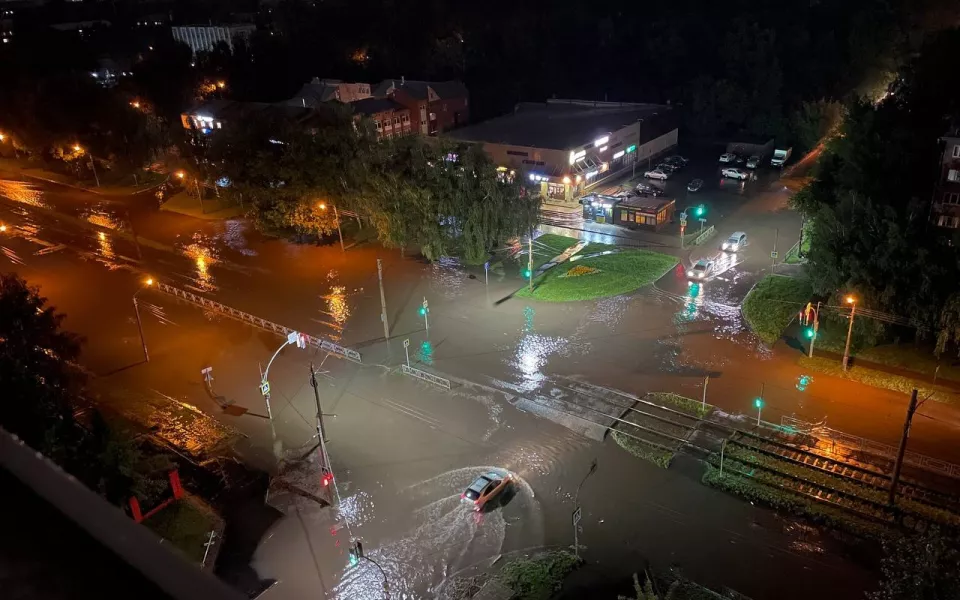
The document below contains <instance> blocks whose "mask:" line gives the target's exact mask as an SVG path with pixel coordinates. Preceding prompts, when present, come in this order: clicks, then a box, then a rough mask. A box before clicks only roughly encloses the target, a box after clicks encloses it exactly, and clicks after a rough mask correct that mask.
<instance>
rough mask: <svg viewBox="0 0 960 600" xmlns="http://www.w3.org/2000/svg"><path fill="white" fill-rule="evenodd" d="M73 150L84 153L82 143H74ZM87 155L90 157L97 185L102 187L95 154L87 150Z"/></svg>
mask: <svg viewBox="0 0 960 600" xmlns="http://www.w3.org/2000/svg"><path fill="white" fill-rule="evenodd" d="M73 151H74V152H77V153H80V154H82V153H83V148H82V147H81V146H80V144H74V145H73ZM87 156H89V157H90V169H91V170H92V171H93V179H94V180H95V181H96V182H97V187H100V176H99V175H97V163H96V162H94V160H93V154H91V153H90V152H87Z"/></svg>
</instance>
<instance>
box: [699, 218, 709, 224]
mask: <svg viewBox="0 0 960 600" xmlns="http://www.w3.org/2000/svg"><path fill="white" fill-rule="evenodd" d="M697 220H698V221H700V222H701V223H706V222H707V220H706V219H704V218H703V217H700V218H699V219H697Z"/></svg>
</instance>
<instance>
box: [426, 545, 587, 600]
mask: <svg viewBox="0 0 960 600" xmlns="http://www.w3.org/2000/svg"><path fill="white" fill-rule="evenodd" d="M497 560H499V558H498V559H497ZM494 562H496V561H494ZM579 565H580V559H579V558H577V557H576V556H574V555H573V553H571V552H567V551H565V550H551V551H547V552H542V553H539V554H535V555H533V556H528V557H523V558H516V559H513V560H510V561H509V562H507V563H506V564H505V565H503V567H501V568H500V570H499V571H498V572H496V573H481V574H479V575H475V576H472V577H456V578H454V579H453V580H452V581H451V582H450V584H449V586H448V587H447V588H446V589H445V590H444V596H445V597H446V598H450V599H451V600H549V599H550V598H552V597H553V596H554V595H556V593H557V592H558V591H559V590H560V588H561V587H562V585H563V581H564V579H566V577H567V576H568V575H569V574H570V573H571V572H573V570H574V569H576V568H577V566H579Z"/></svg>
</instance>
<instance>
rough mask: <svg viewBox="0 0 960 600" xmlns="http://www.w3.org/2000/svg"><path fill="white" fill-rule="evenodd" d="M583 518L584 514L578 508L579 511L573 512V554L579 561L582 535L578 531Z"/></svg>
mask: <svg viewBox="0 0 960 600" xmlns="http://www.w3.org/2000/svg"><path fill="white" fill-rule="evenodd" d="M581 516H583V513H582V512H581V510H580V507H579V506H578V507H577V510H575V511H573V552H574V554H576V556H577V558H578V559H579V558H580V534H579V532H578V529H579V528H580V517H581Z"/></svg>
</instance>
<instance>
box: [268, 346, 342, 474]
mask: <svg viewBox="0 0 960 600" xmlns="http://www.w3.org/2000/svg"><path fill="white" fill-rule="evenodd" d="M290 344H296V345H297V347H298V348H306V346H307V343H306V338H305V337H304V336H303V335H301V334H300V333H298V332H296V331H291V332H289V333H288V334H287V339H286V340H284V342H283V343H282V344H280V347H279V348H277V351H276V352H274V353H273V356H271V357H270V361H269V362H268V363H267V368H266V369H265V370H264V371H263V373H262V374H261V375H260V393H261V394H263V400H264V402H265V403H266V405H267V418H268V419H269V420H270V434H271V436H272V437H273V454H274V456H275V457H276V458H277V459H279V458H280V444H279V442H278V441H277V429H276V427H275V426H274V424H273V409H272V408H271V407H270V380H269V377H270V365H272V364H273V361H274V360H275V359H276V358H277V355H278V354H280V351H281V350H283V349H284V348H286V347H287V346H289V345H290ZM320 443H321V444H322V443H323V436H322V435H321V436H320ZM324 454H326V452H324Z"/></svg>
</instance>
